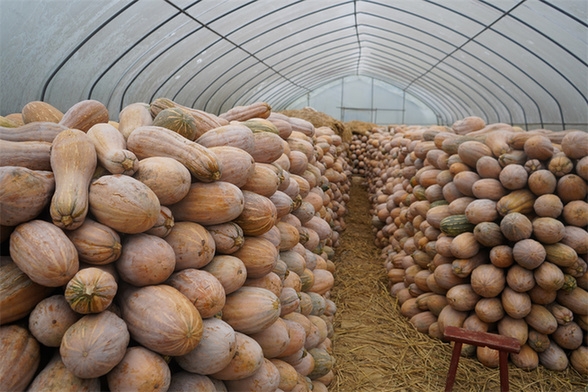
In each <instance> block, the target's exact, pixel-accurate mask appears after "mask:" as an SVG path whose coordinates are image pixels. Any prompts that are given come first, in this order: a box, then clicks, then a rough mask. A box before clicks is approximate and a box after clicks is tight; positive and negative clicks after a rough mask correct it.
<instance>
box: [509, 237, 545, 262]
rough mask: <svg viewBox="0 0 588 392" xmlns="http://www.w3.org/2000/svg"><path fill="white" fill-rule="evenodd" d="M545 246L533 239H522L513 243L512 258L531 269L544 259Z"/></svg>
mask: <svg viewBox="0 0 588 392" xmlns="http://www.w3.org/2000/svg"><path fill="white" fill-rule="evenodd" d="M546 255H547V253H546V252H545V248H544V247H543V245H541V243H540V242H538V241H535V240H533V239H530V238H529V239H524V240H521V241H518V242H517V243H515V245H514V247H513V249H512V256H513V258H514V260H515V261H516V262H517V263H518V264H519V265H520V266H522V267H524V268H526V269H528V270H533V269H535V268H537V267H539V266H540V265H541V264H542V263H543V261H544V260H545V256H546Z"/></svg>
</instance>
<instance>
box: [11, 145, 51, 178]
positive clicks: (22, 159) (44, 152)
mask: <svg viewBox="0 0 588 392" xmlns="http://www.w3.org/2000/svg"><path fill="white" fill-rule="evenodd" d="M50 150H51V143H48V142H42V141H29V142H11V141H7V140H1V139H0V166H21V167H26V168H29V169H31V170H51V163H50V159H49V157H50Z"/></svg>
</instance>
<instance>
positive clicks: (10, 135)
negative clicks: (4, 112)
mask: <svg viewBox="0 0 588 392" xmlns="http://www.w3.org/2000/svg"><path fill="white" fill-rule="evenodd" d="M66 129H68V128H67V127H65V126H63V125H60V124H55V123H52V122H45V121H43V122H33V123H29V124H26V125H25V124H23V125H20V126H18V127H16V128H10V127H4V126H0V140H9V141H13V142H26V141H43V142H49V143H51V142H53V139H55V137H56V136H57V135H58V134H59V133H61V132H62V131H65V130H66Z"/></svg>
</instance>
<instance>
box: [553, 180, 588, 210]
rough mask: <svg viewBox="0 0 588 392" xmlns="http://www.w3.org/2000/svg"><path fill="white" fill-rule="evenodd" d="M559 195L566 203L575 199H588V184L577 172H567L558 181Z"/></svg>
mask: <svg viewBox="0 0 588 392" xmlns="http://www.w3.org/2000/svg"><path fill="white" fill-rule="evenodd" d="M556 192H557V195H558V196H559V198H560V199H561V201H562V202H563V203H564V204H566V203H568V202H570V201H573V200H586V195H587V194H588V184H587V183H586V181H585V180H584V179H583V178H582V177H580V176H577V175H575V174H567V175H565V176H563V177H562V178H560V179H559V180H558V181H557V190H556Z"/></svg>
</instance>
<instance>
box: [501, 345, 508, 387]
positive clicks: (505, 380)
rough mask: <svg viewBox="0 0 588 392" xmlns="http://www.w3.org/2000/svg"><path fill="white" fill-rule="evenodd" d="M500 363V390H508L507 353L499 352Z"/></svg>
mask: <svg viewBox="0 0 588 392" xmlns="http://www.w3.org/2000/svg"><path fill="white" fill-rule="evenodd" d="M499 364H500V392H508V353H507V352H506V351H500V352H499Z"/></svg>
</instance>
